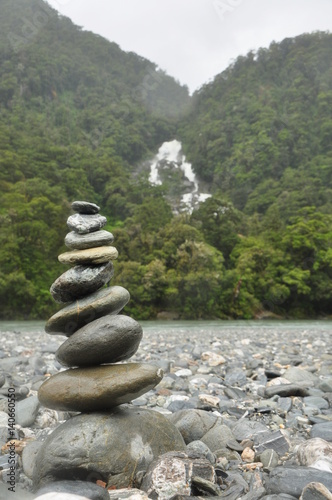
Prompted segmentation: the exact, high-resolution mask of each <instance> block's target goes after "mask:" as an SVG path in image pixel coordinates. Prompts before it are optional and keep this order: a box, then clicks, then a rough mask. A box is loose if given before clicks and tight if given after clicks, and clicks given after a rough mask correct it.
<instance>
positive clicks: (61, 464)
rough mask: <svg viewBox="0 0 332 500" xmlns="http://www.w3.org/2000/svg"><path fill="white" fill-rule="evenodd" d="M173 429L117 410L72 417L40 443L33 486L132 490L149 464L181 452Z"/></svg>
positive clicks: (140, 412)
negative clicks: (95, 484) (78, 483)
mask: <svg viewBox="0 0 332 500" xmlns="http://www.w3.org/2000/svg"><path fill="white" fill-rule="evenodd" d="M184 450H185V443H184V441H183V438H182V436H181V434H180V433H179V431H178V430H177V428H176V427H175V426H174V425H172V424H171V422H169V420H168V419H167V418H166V417H164V416H163V415H161V414H160V413H158V412H156V411H153V410H146V409H143V408H141V409H140V408H134V407H132V408H131V407H126V406H121V407H118V408H116V409H114V410H113V411H110V412H101V413H91V414H82V415H77V416H75V417H73V418H71V419H70V420H67V421H66V422H65V423H64V424H62V425H60V426H59V427H57V429H56V430H55V431H54V432H53V433H52V434H51V435H50V436H49V437H48V438H47V439H46V440H45V442H44V444H43V446H42V448H41V449H40V452H39V453H38V455H37V459H36V466H35V468H34V471H35V475H34V485H35V488H36V489H37V488H40V487H42V486H43V485H44V484H47V483H49V482H51V481H56V480H58V479H72V480H75V479H79V480H92V479H91V478H93V479H94V480H95V481H96V480H97V479H100V480H101V481H104V482H106V483H107V486H108V487H110V486H112V487H116V488H128V487H133V486H135V485H136V483H135V478H136V476H137V474H138V475H139V476H140V479H141V476H142V472H143V471H146V470H147V468H148V466H149V464H150V463H151V462H152V461H153V460H154V459H156V458H157V457H159V456H160V455H162V454H163V453H166V452H168V451H184Z"/></svg>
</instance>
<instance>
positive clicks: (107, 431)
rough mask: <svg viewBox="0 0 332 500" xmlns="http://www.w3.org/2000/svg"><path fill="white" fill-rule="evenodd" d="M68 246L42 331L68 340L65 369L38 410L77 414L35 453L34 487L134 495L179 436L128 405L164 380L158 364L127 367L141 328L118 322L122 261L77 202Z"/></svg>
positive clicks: (45, 388)
mask: <svg viewBox="0 0 332 500" xmlns="http://www.w3.org/2000/svg"><path fill="white" fill-rule="evenodd" d="M72 208H73V210H74V211H75V212H76V213H75V214H74V215H72V216H70V217H69V218H68V221H67V224H68V226H69V228H70V229H71V232H69V233H68V234H67V236H66V238H65V244H66V246H67V247H68V248H69V249H70V251H68V252H65V253H63V254H61V255H59V260H60V261H61V262H63V263H64V264H69V265H71V266H72V267H71V268H70V269H68V270H67V271H66V272H64V273H63V274H62V275H61V276H60V277H59V278H58V279H56V281H55V282H54V283H53V285H52V286H51V290H50V291H51V294H52V296H53V298H54V299H55V300H56V301H57V302H60V303H64V304H67V303H68V302H69V304H67V305H65V307H64V308H62V309H61V310H60V311H59V312H57V313H56V314H54V315H53V316H52V317H51V318H50V319H49V320H48V321H47V323H46V326H45V330H46V332H47V333H49V334H60V335H65V336H66V337H68V339H67V340H66V341H65V342H64V343H63V344H61V345H60V347H59V349H58V351H57V352H56V358H57V359H58V361H59V362H60V363H61V364H62V365H63V366H65V367H67V369H65V370H63V371H60V372H59V373H57V374H56V375H53V376H51V377H50V378H49V379H48V380H46V381H45V382H44V383H43V384H42V385H41V387H40V389H39V391H38V397H39V400H40V402H41V403H42V404H43V405H44V406H46V407H48V408H52V409H55V410H63V411H73V412H81V413H80V414H78V415H76V416H74V417H72V418H70V419H69V420H67V421H66V422H65V423H63V424H61V425H60V426H59V427H57V429H56V430H55V431H53V433H52V434H51V435H50V436H49V437H48V438H47V439H46V441H45V442H44V443H43V446H42V447H41V449H40V450H39V452H38V455H37V458H36V465H35V468H34V486H35V488H36V489H37V488H39V487H40V486H43V485H45V484H48V483H53V482H54V481H59V480H61V479H66V480H68V479H70V480H74V481H77V480H84V481H91V482H95V481H96V479H99V480H101V481H103V482H105V484H106V485H107V487H112V488H114V487H116V488H119V487H132V486H134V485H137V478H138V477H139V476H141V477H142V473H143V472H144V471H145V470H146V469H147V466H148V465H149V463H150V462H151V461H152V460H153V459H154V458H156V457H158V456H160V455H161V454H163V453H166V452H168V451H173V450H183V449H184V448H185V444H184V441H183V439H182V436H181V434H180V433H179V431H178V430H177V429H176V427H175V426H173V425H172V424H171V423H170V422H169V420H168V419H167V418H166V417H164V416H163V415H161V414H160V413H158V412H156V411H152V410H148V409H143V408H139V407H135V406H131V405H130V404H124V403H129V402H130V401H131V400H133V399H135V398H137V397H139V396H141V395H142V394H144V393H145V392H147V391H149V390H151V389H153V388H154V387H155V386H156V385H157V384H158V383H159V382H160V380H161V379H162V375H163V374H162V370H161V369H160V368H159V367H158V366H153V365H149V364H145V363H133V362H131V363H130V362H127V360H128V359H129V358H130V357H131V356H133V354H134V353H135V352H136V350H137V349H138V347H139V344H140V341H141V339H142V334H143V332H142V328H141V326H140V325H139V323H137V322H136V321H135V320H133V319H132V318H130V317H128V316H125V315H122V314H119V312H120V311H121V310H122V309H123V307H124V306H125V305H126V304H127V302H128V300H129V292H128V291H127V290H126V289H125V288H123V287H120V286H108V287H105V285H106V284H108V283H109V281H110V279H111V278H112V276H113V264H112V260H113V259H115V258H116V257H117V255H118V252H117V250H116V249H115V248H114V247H113V246H112V243H113V235H112V234H111V233H110V232H108V231H105V230H103V229H102V228H103V227H104V225H105V224H106V218H105V217H103V216H101V215H99V207H98V206H97V205H95V204H93V203H88V202H82V201H75V202H74V203H73V204H72Z"/></svg>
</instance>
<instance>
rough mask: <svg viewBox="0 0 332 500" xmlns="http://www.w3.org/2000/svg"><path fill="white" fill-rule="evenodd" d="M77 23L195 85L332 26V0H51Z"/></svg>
mask: <svg viewBox="0 0 332 500" xmlns="http://www.w3.org/2000/svg"><path fill="white" fill-rule="evenodd" d="M48 3H49V4H50V5H52V6H53V7H54V8H56V9H57V10H58V11H59V12H60V13H61V14H63V15H65V16H68V17H70V19H72V21H73V22H74V23H75V24H78V25H79V26H82V27H83V28H84V29H87V30H90V31H93V32H94V33H98V34H100V35H102V36H104V37H105V38H107V39H108V40H111V41H113V42H116V43H118V44H119V45H120V47H121V48H122V49H123V50H126V51H133V52H136V53H137V54H139V55H141V56H143V57H146V58H147V59H149V60H151V61H153V62H154V63H156V64H157V65H158V66H159V67H160V68H162V69H163V70H165V71H166V72H167V73H168V74H169V75H171V76H173V77H175V78H176V79H177V80H179V81H180V82H181V83H182V84H186V85H188V87H189V88H190V90H191V91H194V90H196V89H197V88H198V87H200V86H201V85H202V84H204V83H207V82H208V81H209V80H211V79H212V78H213V77H214V76H215V75H216V74H218V73H220V72H221V71H223V70H224V69H225V68H226V67H227V66H228V65H229V64H230V63H231V62H232V60H234V59H235V58H236V57H237V56H238V55H245V54H247V53H248V52H249V50H251V49H257V48H259V47H268V46H269V44H270V43H271V42H272V41H273V40H275V41H281V40H283V39H284V38H286V37H290V36H296V35H299V34H301V33H305V32H312V31H318V30H319V31H332V0H167V1H165V0H48Z"/></svg>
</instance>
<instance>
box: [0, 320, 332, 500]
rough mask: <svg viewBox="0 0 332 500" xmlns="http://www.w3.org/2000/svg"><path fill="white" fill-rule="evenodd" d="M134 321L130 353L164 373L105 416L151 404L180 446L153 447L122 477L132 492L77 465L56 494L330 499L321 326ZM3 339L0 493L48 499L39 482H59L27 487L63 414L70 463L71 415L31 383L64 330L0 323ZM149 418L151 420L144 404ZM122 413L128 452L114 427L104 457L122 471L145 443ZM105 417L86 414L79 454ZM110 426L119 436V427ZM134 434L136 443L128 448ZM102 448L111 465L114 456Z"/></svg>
mask: <svg viewBox="0 0 332 500" xmlns="http://www.w3.org/2000/svg"><path fill="white" fill-rule="evenodd" d="M143 330H144V335H143V339H142V341H141V344H140V348H139V350H138V351H137V353H136V354H135V355H134V356H133V357H132V358H131V361H133V362H138V363H152V364H153V365H157V366H159V367H160V368H162V370H163V371H164V378H163V379H162V380H161V382H160V383H159V384H158V385H157V386H156V387H155V388H154V389H152V390H150V391H149V392H147V393H145V394H144V395H143V396H141V397H139V398H137V399H135V400H133V401H132V402H131V403H128V404H126V405H122V406H120V407H118V409H116V410H115V411H114V420H116V419H118V420H119V421H121V418H122V414H125V413H126V412H127V411H128V408H130V409H131V413H130V415H131V416H133V415H135V410H137V414H139V415H141V416H142V414H143V416H144V411H145V410H146V409H149V410H154V412H155V413H156V416H155V419H156V420H158V414H160V413H161V414H163V415H164V416H166V418H167V420H168V421H169V422H170V423H171V424H173V425H175V426H176V427H177V429H178V430H179V432H180V434H181V435H182V438H183V441H182V443H181V445H180V444H179V445H178V449H179V451H176V452H169V453H166V454H163V455H162V456H160V457H159V458H158V459H157V460H154V461H153V462H152V463H150V464H148V460H147V467H146V470H142V468H141V470H138V471H137V474H136V475H135V477H133V478H132V488H131V489H128V488H127V489H126V488H117V489H113V488H112V489H109V490H108V491H107V488H106V486H107V485H106V484H105V481H104V477H102V475H100V473H98V472H96V474H95V475H94V477H92V476H93V474H92V475H91V477H90V478H89V479H90V481H86V480H85V481H81V480H80V478H79V465H78V466H77V471H78V473H77V475H76V477H74V478H73V477H67V478H63V477H61V478H58V479H66V480H67V482H68V480H69V481H70V480H72V479H75V481H70V483H69V485H68V484H67V485H66V484H64V485H62V486H61V484H62V483H60V482H59V483H57V485H56V487H57V488H60V491H61V487H63V488H64V489H63V490H62V491H65V492H68V495H69V493H70V492H71V493H73V494H75V495H76V496H77V495H80V496H81V497H83V498H96V499H97V498H132V499H133V500H134V499H140V498H142V499H144V498H145V499H146V498H161V499H167V498H169V499H170V498H178V499H180V498H187V497H190V496H191V497H212V496H219V497H221V498H227V499H234V500H236V499H239V498H242V499H245V500H249V499H250V500H255V499H277V498H280V499H287V498H288V499H291V498H295V499H299V498H302V499H303V500H310V499H323V498H327V499H331V498H332V493H331V491H332V344H331V334H332V327H331V325H330V323H326V327H323V328H322V327H320V328H319V329H315V328H310V329H306V328H305V326H302V327H298V328H295V329H294V328H290V329H289V331H288V330H287V327H283V328H282V331H280V330H279V329H278V326H277V325H274V323H273V322H271V323H269V324H265V325H262V324H259V323H257V327H255V326H252V325H248V324H246V323H245V322H244V324H243V326H241V327H236V328H235V327H232V326H231V323H230V326H229V327H227V326H225V324H223V326H222V327H220V328H217V327H214V328H209V326H208V323H207V324H206V326H204V323H201V324H199V323H198V324H197V326H195V327H193V326H192V324H191V323H190V325H189V326H188V327H186V326H183V327H181V328H175V327H174V328H172V327H171V326H169V327H168V328H166V329H164V328H158V326H157V327H155V328H150V327H148V328H143ZM1 339H2V343H1V346H0V385H1V388H0V446H1V453H2V454H1V456H0V468H1V471H0V475H1V479H2V483H0V498H4V499H7V498H20V499H29V498H31V499H34V498H37V497H39V498H40V499H43V498H44V497H45V499H46V498H50V499H51V498H53V497H54V498H62V499H64V500H65V499H66V498H67V496H66V495H67V493H66V494H65V493H61V494H60V496H59V495H58V496H56V497H55V496H53V497H52V495H51V494H49V495H48V496H47V491H57V490H56V488H55V487H54V485H53V489H52V485H50V486H45V487H44V488H41V489H40V490H39V491H33V484H32V477H33V468H34V466H35V457H36V455H37V452H38V450H39V448H40V446H41V444H42V443H43V442H44V441H45V440H46V439H47V437H48V436H49V435H50V434H52V433H53V432H54V431H55V430H56V428H57V427H58V426H59V425H60V424H61V423H63V422H65V421H67V426H68V427H67V428H68V434H67V436H65V435H63V436H62V439H61V443H60V445H59V444H58V446H61V456H62V459H63V460H64V461H66V460H67V461H69V462H70V460H71V450H72V448H73V446H74V444H73V439H74V438H73V436H72V435H71V433H70V426H69V424H70V420H71V419H72V418H73V417H74V416H75V415H77V413H74V412H67V411H55V410H51V409H47V408H45V407H43V406H42V405H41V404H40V402H39V401H38V398H37V390H38V389H39V387H40V385H41V384H42V383H43V382H44V381H45V380H46V379H47V378H48V377H49V376H50V375H54V374H56V373H58V372H59V371H63V370H64V367H63V366H62V365H60V363H59V362H58V361H57V360H56V359H55V352H56V351H57V349H58V348H59V346H60V345H61V344H62V343H63V336H57V335H54V336H52V337H50V336H49V335H47V334H46V333H44V332H41V331H38V332H37V331H36V332H29V333H24V332H18V331H17V332H10V331H3V332H1ZM8 388H14V389H15V395H16V403H15V425H14V427H13V428H12V430H13V432H14V434H11V435H10V436H8V421H9V414H8V413H9V409H8V397H7V396H8ZM147 415H148V417H147V419H151V413H150V412H148V413H147ZM153 415H154V413H153ZM83 417H84V415H83V416H82V417H81V418H82V420H83ZM97 417H98V418H99V416H98V415H97V416H96V418H97ZM76 418H77V417H76ZM100 418H101V420H102V413H101V417H100ZM125 420H126V422H128V426H129V427H126V428H123V431H122V432H123V433H124V434H128V433H133V436H136V438H133V439H132V440H131V444H132V446H131V448H130V449H120V451H119V450H116V449H115V448H116V447H117V446H118V447H121V446H123V444H121V439H120V437H121V436H118V439H115V436H114V435H113V436H112V446H113V447H115V448H114V450H113V452H112V453H111V454H110V457H109V464H108V465H109V470H112V471H114V474H116V473H117V474H120V472H121V471H119V470H118V469H119V467H120V468H121V466H122V467H124V468H125V465H124V464H125V463H126V460H128V459H129V457H131V458H132V456H133V455H135V450H136V451H137V453H141V451H140V450H141V449H143V450H144V453H145V454H146V455H147V456H148V455H149V442H150V441H151V436H149V421H147V423H146V425H145V424H144V425H145V427H146V428H144V429H143V427H144V426H142V425H141V423H140V424H139V426H140V427H139V428H138V423H135V422H136V420H135V418H132V419H131V420H130V421H128V419H125ZM140 422H141V421H140ZM103 425H104V424H103V423H102V421H101V422H97V423H96V427H95V428H94V436H93V437H92V436H91V437H89V435H88V432H89V430H88V429H86V430H85V431H84V433H85V434H84V438H85V439H86V442H85V443H86V444H85V447H88V448H89V449H88V453H86V449H85V450H84V453H86V455H85V456H84V460H87V456H88V457H89V459H90V460H95V461H97V460H98V446H101V445H102V443H104V442H105V440H107V434H108V433H111V432H112V429H109V428H107V429H106V430H105V429H104V428H103V427H102V426H103ZM136 425H137V428H136V427H135V426H136ZM155 425H157V424H155V423H154V424H153V426H154V427H153V428H155ZM82 426H83V427H82V429H83V428H84V422H83V421H82ZM96 429H97V432H96ZM98 429H99V430H98ZM116 429H117V432H118V433H119V427H116ZM170 429H172V426H170ZM113 432H115V431H113ZM122 432H121V433H122ZM121 433H119V434H121ZM144 433H145V434H144ZM170 433H171V431H167V430H165V429H160V436H158V439H160V440H162V439H164V440H166V439H174V436H171V435H169V434H170ZM9 437H10V440H9V439H8V438H9ZM13 439H15V452H16V463H17V469H16V470H15V488H16V489H15V493H13V494H12V493H8V483H7V480H8V472H10V454H9V453H10V442H11V441H12V440H13ZM77 439H79V437H77ZM135 439H137V440H138V441H137V449H136V448H135V446H134V448H133V443H134V442H135ZM139 441H140V442H139ZM142 442H143V445H142ZM98 443H99V445H98ZM142 446H143V448H142ZM83 448H84V447H82V453H83ZM51 451H52V450H50V453H49V457H48V456H47V454H46V456H44V458H43V462H44V463H43V466H45V467H46V465H45V464H46V463H47V461H48V460H51V459H52V458H51V457H52V456H53V455H52V452H51ZM120 452H121V456H122V458H123V464H122V465H121V464H119V458H118V457H119V453H120ZM76 453H77V450H76ZM127 455H128V456H127ZM112 457H114V460H116V462H117V463H112ZM69 462H68V463H69ZM38 466H39V467H40V466H41V465H40V464H39V465H38ZM89 488H90V489H91V492H90V491H89ZM9 494H10V496H9ZM50 495H51V496H50ZM73 498H75V497H73ZM68 499H70V495H69V496H68Z"/></svg>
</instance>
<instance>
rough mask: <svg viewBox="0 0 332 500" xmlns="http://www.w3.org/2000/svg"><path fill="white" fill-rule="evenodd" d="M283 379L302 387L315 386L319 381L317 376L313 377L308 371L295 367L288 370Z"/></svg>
mask: <svg viewBox="0 0 332 500" xmlns="http://www.w3.org/2000/svg"><path fill="white" fill-rule="evenodd" d="M283 377H284V378H285V379H287V380H289V381H290V382H291V383H292V384H296V385H299V386H302V387H313V386H317V385H318V384H319V381H320V380H319V378H318V377H317V375H314V374H313V373H311V372H309V371H308V370H302V369H301V368H296V367H291V368H288V369H287V370H286V371H285V373H284V374H283Z"/></svg>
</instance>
